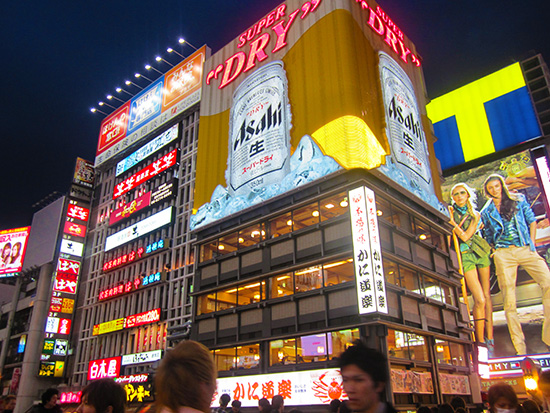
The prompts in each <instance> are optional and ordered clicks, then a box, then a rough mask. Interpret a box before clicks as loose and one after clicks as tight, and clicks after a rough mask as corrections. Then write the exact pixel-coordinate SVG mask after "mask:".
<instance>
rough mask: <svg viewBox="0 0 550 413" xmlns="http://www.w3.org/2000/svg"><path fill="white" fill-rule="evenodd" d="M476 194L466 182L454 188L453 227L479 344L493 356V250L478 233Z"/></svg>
mask: <svg viewBox="0 0 550 413" xmlns="http://www.w3.org/2000/svg"><path fill="white" fill-rule="evenodd" d="M475 201H476V195H475V192H474V190H473V189H472V188H470V187H469V186H468V185H467V184H465V183H462V182H461V183H458V184H456V185H455V186H453V188H452V189H451V206H450V207H449V212H450V215H451V220H450V222H451V225H453V227H454V228H453V232H454V234H455V235H456V236H457V237H458V239H459V245H460V254H461V258H462V268H463V272H464V278H465V279H466V285H467V286H468V289H469V290H470V293H471V294H472V298H473V299H474V308H473V315H474V327H475V335H476V341H477V342H481V343H483V342H485V343H486V344H487V348H488V349H489V353H490V355H491V356H492V355H493V351H494V345H495V342H494V338H493V303H492V301H491V284H490V275H491V273H490V266H491V260H490V258H489V255H490V248H489V245H488V244H487V242H486V241H485V240H484V239H483V238H481V236H480V235H478V234H477V232H478V230H479V229H480V228H479V226H480V218H481V215H480V213H479V212H478V211H477V210H476V209H475Z"/></svg>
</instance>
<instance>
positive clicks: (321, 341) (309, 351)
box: [298, 334, 332, 363]
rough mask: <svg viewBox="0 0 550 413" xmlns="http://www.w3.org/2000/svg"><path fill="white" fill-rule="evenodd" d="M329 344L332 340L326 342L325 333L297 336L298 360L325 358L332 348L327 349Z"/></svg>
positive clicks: (309, 360) (303, 361) (320, 359)
mask: <svg viewBox="0 0 550 413" xmlns="http://www.w3.org/2000/svg"><path fill="white" fill-rule="evenodd" d="M329 345H332V342H330V341H329V342H328V343H327V335H326V334H314V335H311V336H302V337H298V362H299V363H310V362H313V361H324V360H326V359H327V356H328V353H329V352H330V350H332V349H329Z"/></svg>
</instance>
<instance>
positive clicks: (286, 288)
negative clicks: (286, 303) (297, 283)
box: [269, 272, 294, 298]
mask: <svg viewBox="0 0 550 413" xmlns="http://www.w3.org/2000/svg"><path fill="white" fill-rule="evenodd" d="M291 294H294V281H293V274H292V273H291V272H289V273H286V274H279V275H276V276H274V277H271V278H270V279H269V298H277V297H284V296H287V295H291Z"/></svg>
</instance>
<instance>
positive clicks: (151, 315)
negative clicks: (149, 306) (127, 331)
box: [124, 308, 160, 328]
mask: <svg viewBox="0 0 550 413" xmlns="http://www.w3.org/2000/svg"><path fill="white" fill-rule="evenodd" d="M157 321H160V308H155V309H154V310H149V311H146V312H144V313H140V314H133V315H129V316H128V317H126V318H125V319H124V328H132V327H137V326H141V325H144V324H149V323H154V322H157Z"/></svg>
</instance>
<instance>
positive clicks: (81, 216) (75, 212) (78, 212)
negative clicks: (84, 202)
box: [67, 201, 90, 222]
mask: <svg viewBox="0 0 550 413" xmlns="http://www.w3.org/2000/svg"><path fill="white" fill-rule="evenodd" d="M70 202H71V204H70V205H69V207H68V208H67V217H68V218H74V219H78V220H80V221H84V222H86V221H88V218H89V216H90V210H89V209H88V208H84V207H81V206H78V205H75V204H74V203H76V201H70Z"/></svg>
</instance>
